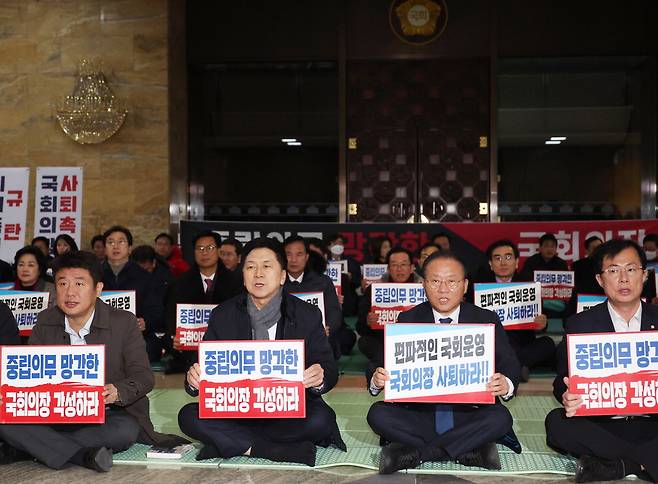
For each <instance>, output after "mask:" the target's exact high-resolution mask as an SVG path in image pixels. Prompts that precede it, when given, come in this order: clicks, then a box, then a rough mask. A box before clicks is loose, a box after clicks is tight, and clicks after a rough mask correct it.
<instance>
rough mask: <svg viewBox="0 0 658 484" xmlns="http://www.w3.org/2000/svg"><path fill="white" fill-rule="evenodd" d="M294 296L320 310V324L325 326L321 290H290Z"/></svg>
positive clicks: (325, 320)
mask: <svg viewBox="0 0 658 484" xmlns="http://www.w3.org/2000/svg"><path fill="white" fill-rule="evenodd" d="M290 294H292V295H293V296H295V297H298V298H299V299H301V300H302V301H304V302H306V303H309V304H311V305H313V306H315V307H317V308H318V309H319V310H320V313H321V314H322V326H325V327H326V326H327V319H326V317H325V315H324V293H322V292H291V293H290Z"/></svg>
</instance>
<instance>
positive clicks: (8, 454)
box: [0, 442, 32, 465]
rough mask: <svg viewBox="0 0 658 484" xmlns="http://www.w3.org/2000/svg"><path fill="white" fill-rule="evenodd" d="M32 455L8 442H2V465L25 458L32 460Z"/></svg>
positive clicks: (0, 462) (0, 455)
mask: <svg viewBox="0 0 658 484" xmlns="http://www.w3.org/2000/svg"><path fill="white" fill-rule="evenodd" d="M31 459H32V456H31V455H30V454H28V453H26V452H23V451H22V450H18V449H17V448H16V447H13V446H11V445H9V444H8V443H7V442H0V465H6V464H13V463H14V462H20V461H23V460H31Z"/></svg>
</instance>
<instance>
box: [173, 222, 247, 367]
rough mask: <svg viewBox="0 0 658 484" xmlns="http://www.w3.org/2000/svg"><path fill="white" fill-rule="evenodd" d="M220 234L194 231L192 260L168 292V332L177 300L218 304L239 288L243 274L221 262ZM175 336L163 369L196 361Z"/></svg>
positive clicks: (236, 292) (192, 353) (231, 295)
mask: <svg viewBox="0 0 658 484" xmlns="http://www.w3.org/2000/svg"><path fill="white" fill-rule="evenodd" d="M221 244H222V238H221V237H220V235H219V234H218V233H216V232H213V231H211V230H207V231H204V232H201V233H199V234H197V235H196V236H195V237H194V239H193V241H192V245H193V247H194V264H193V267H192V268H191V269H190V270H188V271H187V272H185V273H183V274H182V275H181V276H180V277H179V278H178V279H177V280H176V281H175V282H174V283H173V284H172V285H171V288H170V290H169V295H168V296H167V333H168V335H169V336H170V337H171V338H172V339H173V338H174V337H175V335H176V305H177V304H220V303H223V302H224V301H227V300H228V299H230V298H232V297H233V296H236V295H238V294H240V293H241V292H242V287H243V286H242V274H240V273H239V271H238V273H235V272H231V271H230V270H228V269H227V268H226V267H225V266H224V264H222V263H221V262H220V255H219V247H220V246H221ZM177 346H178V342H177V341H175V340H174V342H173V350H170V351H169V354H168V356H167V357H166V361H165V373H177V372H184V371H187V369H188V368H189V366H190V365H191V364H192V363H194V362H196V360H197V352H196V351H179V350H178V348H177Z"/></svg>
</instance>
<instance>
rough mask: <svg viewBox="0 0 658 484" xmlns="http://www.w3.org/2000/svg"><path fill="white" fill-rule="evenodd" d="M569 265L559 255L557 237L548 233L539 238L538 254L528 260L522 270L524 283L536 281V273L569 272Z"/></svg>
mask: <svg viewBox="0 0 658 484" xmlns="http://www.w3.org/2000/svg"><path fill="white" fill-rule="evenodd" d="M568 270H569V266H567V263H566V262H565V261H564V260H563V259H561V258H560V257H558V255H557V239H556V238H555V235H553V234H549V233H546V234H544V235H542V236H541V237H539V250H538V253H537V254H535V255H533V256H530V257H528V258H527V259H526V261H525V263H524V264H523V269H522V270H521V280H522V281H534V280H535V276H534V272H535V271H568Z"/></svg>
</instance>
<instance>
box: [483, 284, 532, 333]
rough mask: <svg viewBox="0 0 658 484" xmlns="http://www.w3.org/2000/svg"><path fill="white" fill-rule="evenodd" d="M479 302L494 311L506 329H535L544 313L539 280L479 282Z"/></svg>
mask: <svg viewBox="0 0 658 484" xmlns="http://www.w3.org/2000/svg"><path fill="white" fill-rule="evenodd" d="M474 302H475V305H476V306H479V307H481V308H483V309H488V310H490V311H493V312H494V313H496V314H497V315H498V318H499V319H500V322H501V323H502V325H503V326H504V327H505V329H536V328H537V324H536V323H534V322H533V321H534V320H535V318H536V317H537V316H539V315H540V314H541V284H539V283H538V282H507V283H476V284H475V292H474Z"/></svg>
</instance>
